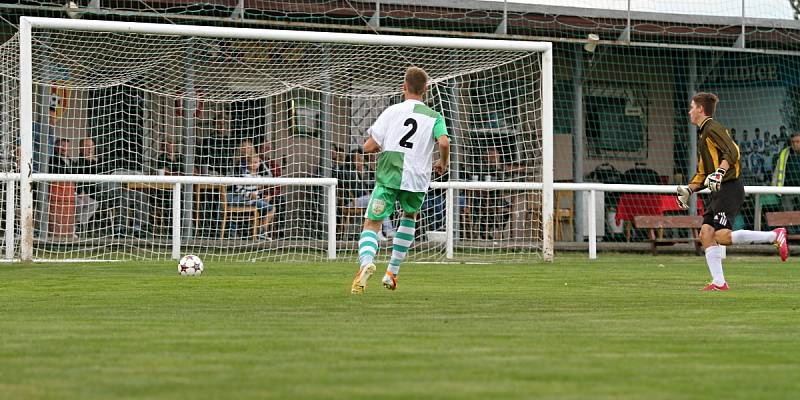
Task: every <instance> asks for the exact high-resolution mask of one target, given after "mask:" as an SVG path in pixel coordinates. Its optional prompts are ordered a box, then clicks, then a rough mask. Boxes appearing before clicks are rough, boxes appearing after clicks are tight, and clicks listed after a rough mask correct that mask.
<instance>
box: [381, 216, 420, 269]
mask: <svg viewBox="0 0 800 400" xmlns="http://www.w3.org/2000/svg"><path fill="white" fill-rule="evenodd" d="M414 225H415V223H414V220H413V219H409V218H403V219H401V220H400V227H399V228H397V234H395V236H394V240H393V241H392V259H391V260H389V268H387V270H388V271H389V272H391V273H393V274H395V276H396V275H397V274H398V273H400V263H402V262H403V260H405V258H406V254H408V248H409V247H411V243H414Z"/></svg>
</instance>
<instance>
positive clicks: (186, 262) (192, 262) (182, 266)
mask: <svg viewBox="0 0 800 400" xmlns="http://www.w3.org/2000/svg"><path fill="white" fill-rule="evenodd" d="M178 273H179V274H181V275H182V276H200V274H202V273H203V260H201V259H200V257H198V256H196V255H194V254H187V255H185V256H183V258H181V261H180V262H179V263H178Z"/></svg>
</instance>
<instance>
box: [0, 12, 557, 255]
mask: <svg viewBox="0 0 800 400" xmlns="http://www.w3.org/2000/svg"><path fill="white" fill-rule="evenodd" d="M0 57H2V58H0V62H1V63H2V64H0V71H1V72H2V73H1V74H0V79H2V82H0V84H2V87H3V91H2V95H1V96H2V99H0V105H1V106H2V110H0V118H1V120H0V126H2V129H3V131H2V141H1V142H0V143H1V144H2V146H3V148H4V152H3V153H4V156H3V158H2V159H1V160H0V161H2V163H0V165H2V166H3V168H4V169H3V170H2V171H0V172H7V173H10V174H11V175H8V176H14V177H16V176H17V175H14V173H16V172H19V175H18V176H19V181H18V182H19V187H18V188H17V190H16V191H13V189H14V188H13V186H11V187H9V185H13V183H14V182H15V181H13V180H12V181H8V182H11V183H9V184H6V187H7V188H8V189H11V190H12V191H11V195H6V196H3V198H4V199H6V200H5V201H6V209H7V210H9V209H13V210H15V211H14V212H13V213H12V212H8V213H6V214H5V215H6V218H7V221H6V224H4V227H5V228H4V229H5V230H6V231H8V230H9V229H11V230H12V231H13V232H14V234H10V233H9V234H6V235H5V236H4V237H5V238H6V241H5V246H6V255H7V257H8V254H13V256H14V257H15V258H20V259H23V260H30V259H38V258H46V259H67V258H80V259H100V260H107V259H143V260H146V259H155V260H158V259H169V258H173V259H176V258H178V257H179V256H180V255H181V254H187V253H194V254H198V255H201V256H202V257H203V259H205V260H214V259H221V260H226V259H251V260H316V259H326V258H342V257H352V256H354V255H355V252H356V250H357V240H356V238H357V233H358V231H359V230H360V225H361V223H362V218H363V217H362V215H363V212H364V207H365V205H366V203H365V199H366V198H367V196H368V195H369V193H370V190H371V188H372V184H373V179H374V176H373V173H372V170H373V169H374V166H375V156H374V155H365V154H362V153H361V152H360V150H359V149H360V148H361V145H362V144H363V142H364V140H365V139H366V135H367V134H366V132H367V129H368V128H369V126H370V125H371V124H372V123H373V122H374V121H375V119H376V118H377V116H378V115H379V114H380V112H381V111H383V109H385V108H386V107H387V106H389V105H391V104H393V103H395V102H399V101H401V100H402V90H401V85H402V80H403V74H404V72H405V69H406V68H407V67H409V66H419V67H422V68H424V69H425V70H426V71H427V72H428V74H429V76H430V90H429V92H428V93H427V97H426V102H427V103H428V105H429V106H430V107H431V108H432V109H434V110H437V111H439V112H441V113H442V115H443V116H444V117H445V121H446V124H447V128H448V131H449V134H450V136H451V138H452V143H453V154H452V162H451V171H450V172H449V174H447V175H445V176H444V177H441V178H438V179H437V181H436V182H435V183H434V186H433V187H432V188H431V190H430V192H429V193H428V196H427V199H426V201H425V204H423V209H422V212H421V213H420V217H419V222H418V229H417V231H418V235H417V238H416V240H415V242H414V245H413V246H414V249H413V250H412V251H411V252H410V255H409V256H410V259H411V260H412V261H444V260H448V259H452V260H458V261H467V260H475V259H491V260H494V261H497V260H509V261H515V260H516V261H525V260H530V257H531V256H536V257H539V258H543V259H545V260H549V259H550V258H551V257H552V223H551V221H552V209H553V206H552V198H553V196H552V165H553V162H552V118H553V116H552V115H553V111H552V102H553V100H552V55H551V45H550V43H538V42H523V41H502V40H478V39H474V40H473V39H451V38H435V37H412V36H386V35H363V34H345V33H331V32H300V31H277V30H262V29H243V28H224V27H207V26H185V25H182V26H179V25H165V24H146V23H128V22H112V21H83V20H69V19H49V18H29V17H24V18H21V21H20V31H19V33H18V35H17V36H15V37H13V38H12V39H10V40H9V41H8V42H6V43H4V44H3V45H2V47H1V48H0ZM8 192H9V191H8V190H7V193H8ZM14 193H16V194H17V195H14ZM9 219H10V221H9ZM393 223H394V224H396V222H395V221H388V222H387V224H385V227H384V228H383V229H384V231H383V232H381V234H382V235H384V236H387V237H388V238H389V239H387V241H385V242H384V243H385V246H382V247H383V248H388V249H389V251H386V250H383V249H382V252H381V254H382V255H383V256H387V255H388V254H389V253H390V249H391V239H390V238H391V236H392V234H393V232H394V229H395V227H394V226H393ZM9 247H11V248H9Z"/></svg>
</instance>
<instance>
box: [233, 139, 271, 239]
mask: <svg viewBox="0 0 800 400" xmlns="http://www.w3.org/2000/svg"><path fill="white" fill-rule="evenodd" d="M240 176H242V177H245V178H258V177H262V178H263V177H269V178H271V177H272V172H271V171H270V169H269V168H268V167H267V166H266V165H265V164H264V163H263V162H262V161H261V158H260V157H259V156H258V155H255V154H253V155H251V156H249V158H248V159H247V163H246V164H245V165H243V166H242V168H241V172H240ZM271 199H272V197H271V196H270V194H269V191H268V190H264V189H262V188H259V186H258V185H252V184H243V185H236V190H235V192H233V193H229V194H228V202H230V203H231V204H238V205H249V206H254V207H256V208H258V211H259V232H260V233H259V235H258V236H259V237H260V238H262V239H265V240H272V236H271V235H270V233H269V224H270V223H271V222H272V218H273V217H274V215H275V210H274V208H273V207H272V204H271V203H270V200H271Z"/></svg>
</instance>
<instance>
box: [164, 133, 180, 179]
mask: <svg viewBox="0 0 800 400" xmlns="http://www.w3.org/2000/svg"><path fill="white" fill-rule="evenodd" d="M158 170H159V174H160V175H183V156H182V155H180V154H178V153H176V152H175V143H172V142H171V141H169V140H167V141H166V142H164V150H163V151H162V152H161V154H160V155H159V156H158ZM162 171H163V172H162Z"/></svg>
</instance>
